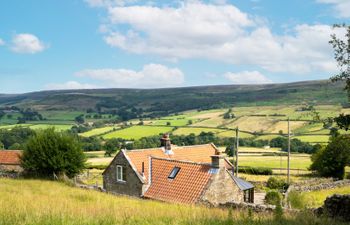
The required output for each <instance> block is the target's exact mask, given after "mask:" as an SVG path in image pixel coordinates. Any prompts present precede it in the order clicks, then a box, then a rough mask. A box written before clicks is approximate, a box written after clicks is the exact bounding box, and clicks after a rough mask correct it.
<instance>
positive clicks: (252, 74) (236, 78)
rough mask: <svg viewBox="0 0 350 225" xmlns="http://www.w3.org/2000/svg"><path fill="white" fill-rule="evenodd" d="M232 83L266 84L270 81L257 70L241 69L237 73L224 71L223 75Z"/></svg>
mask: <svg viewBox="0 0 350 225" xmlns="http://www.w3.org/2000/svg"><path fill="white" fill-rule="evenodd" d="M223 76H224V77H225V78H226V79H228V80H230V81H231V82H232V83H233V84H266V83H272V81H271V80H270V79H268V78H267V77H266V76H264V75H263V74H261V73H260V72H259V71H242V72H238V73H231V72H228V73H225V74H224V75H223Z"/></svg>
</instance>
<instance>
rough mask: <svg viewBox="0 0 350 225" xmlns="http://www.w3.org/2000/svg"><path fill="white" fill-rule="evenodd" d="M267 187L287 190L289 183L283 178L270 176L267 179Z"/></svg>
mask: <svg viewBox="0 0 350 225" xmlns="http://www.w3.org/2000/svg"><path fill="white" fill-rule="evenodd" d="M267 187H268V188H270V189H279V190H286V189H287V188H288V184H287V182H286V181H285V180H283V179H279V178H276V177H270V178H269V179H268V180H267Z"/></svg>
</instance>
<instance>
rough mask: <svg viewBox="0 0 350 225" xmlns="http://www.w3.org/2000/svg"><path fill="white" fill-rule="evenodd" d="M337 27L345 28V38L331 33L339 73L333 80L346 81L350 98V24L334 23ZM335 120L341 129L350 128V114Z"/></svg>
mask: <svg viewBox="0 0 350 225" xmlns="http://www.w3.org/2000/svg"><path fill="white" fill-rule="evenodd" d="M334 28H335V29H342V30H345V31H346V32H345V39H346V40H344V38H342V37H339V36H337V35H336V34H335V33H334V34H332V35H331V40H330V41H329V43H330V44H331V45H332V47H333V49H334V58H335V60H336V61H337V64H338V68H339V73H338V74H336V75H334V76H333V77H331V81H332V82H337V81H345V88H344V89H345V90H346V92H347V94H348V99H349V100H350V26H349V25H345V24H336V25H334ZM335 122H336V123H337V125H338V126H339V127H340V128H341V129H345V130H348V129H349V128H350V115H344V114H341V115H340V116H339V117H337V118H335Z"/></svg>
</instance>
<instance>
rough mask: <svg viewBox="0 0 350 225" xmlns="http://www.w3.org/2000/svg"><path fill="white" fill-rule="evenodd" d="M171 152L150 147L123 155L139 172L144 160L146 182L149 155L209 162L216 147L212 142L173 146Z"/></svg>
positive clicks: (126, 152)
mask: <svg viewBox="0 0 350 225" xmlns="http://www.w3.org/2000/svg"><path fill="white" fill-rule="evenodd" d="M172 151H173V154H171V155H168V154H165V153H164V149H163V148H151V149H141V150H131V151H125V155H126V156H127V157H128V158H129V161H130V162H131V163H132V164H133V165H134V167H135V168H136V170H137V171H138V173H139V174H141V173H142V162H144V172H145V173H144V175H145V180H144V181H145V183H148V173H149V157H150V156H152V157H157V158H165V159H174V160H183V161H191V162H197V163H211V157H210V156H212V155H215V154H216V153H217V149H216V147H215V145H213V144H204V145H192V146H173V147H172ZM226 167H227V168H228V169H230V168H231V165H230V164H229V163H228V162H226Z"/></svg>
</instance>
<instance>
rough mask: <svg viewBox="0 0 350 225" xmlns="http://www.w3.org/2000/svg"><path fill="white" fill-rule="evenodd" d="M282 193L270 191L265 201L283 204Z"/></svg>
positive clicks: (272, 203)
mask: <svg viewBox="0 0 350 225" xmlns="http://www.w3.org/2000/svg"><path fill="white" fill-rule="evenodd" d="M281 200H282V194H281V193H279V192H278V191H269V192H267V193H266V196H265V202H266V203H267V204H270V205H279V204H281Z"/></svg>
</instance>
